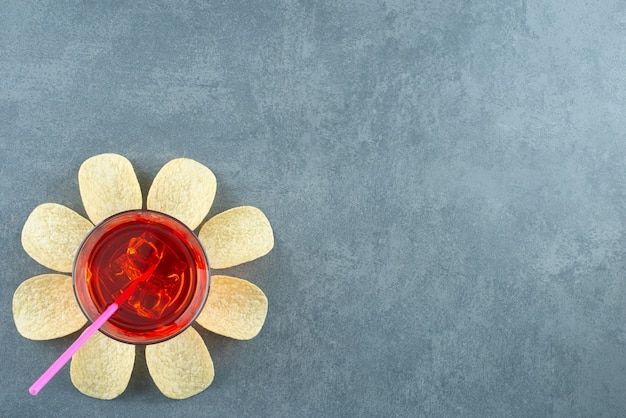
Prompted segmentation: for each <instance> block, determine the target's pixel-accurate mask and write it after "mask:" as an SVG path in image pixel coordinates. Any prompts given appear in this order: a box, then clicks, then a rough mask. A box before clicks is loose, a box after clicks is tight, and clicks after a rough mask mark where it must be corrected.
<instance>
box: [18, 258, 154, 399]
mask: <svg viewBox="0 0 626 418" xmlns="http://www.w3.org/2000/svg"><path fill="white" fill-rule="evenodd" d="M156 267H157V264H154V265H152V266H151V267H150V268H149V269H148V270H147V271H146V272H145V273H143V274H142V275H141V276H139V277H137V278H136V279H134V280H133V281H132V282H130V284H129V285H128V287H127V288H126V289H124V291H123V292H122V294H121V295H119V296H118V298H117V299H115V302H113V303H112V304H111V305H109V307H108V308H106V310H105V311H104V312H102V313H101V314H100V316H99V317H98V318H97V319H96V320H95V321H94V322H93V324H91V325H90V326H89V327H88V328H87V329H86V330H85V331H83V333H82V334H80V337H78V338H77V339H76V341H74V343H73V344H72V345H70V346H69V347H68V348H67V350H65V352H64V353H63V354H61V355H60V356H59V358H58V359H56V361H55V362H54V363H52V365H51V366H50V367H48V370H46V371H45V372H44V373H43V374H42V375H41V377H40V378H39V379H37V381H36V382H35V383H33V385H32V386H31V387H30V388H29V389H28V392H30V394H31V395H33V396H35V395H36V394H38V393H39V391H40V390H41V389H43V387H44V386H46V384H47V383H48V382H49V381H50V379H52V378H53V377H54V375H56V374H57V373H58V371H59V370H61V368H62V367H63V366H65V363H67V362H68V361H69V360H70V359H71V358H72V356H73V355H74V354H76V352H77V351H78V350H79V349H80V348H81V347H82V346H83V344H85V343H86V342H87V340H88V339H89V338H90V337H91V336H92V335H93V334H95V333H96V331H98V330H99V329H100V327H102V325H104V323H105V322H106V321H108V319H109V318H110V317H111V316H112V315H113V314H114V313H115V312H116V311H117V310H118V308H119V307H120V306H121V305H122V304H123V303H124V302H126V299H128V298H129V297H130V295H131V293H133V291H134V290H135V288H136V287H137V285H138V284H139V283H141V282H143V281H144V280H146V279H148V278H149V277H150V276H151V275H152V273H153V272H154V270H155V269H156Z"/></svg>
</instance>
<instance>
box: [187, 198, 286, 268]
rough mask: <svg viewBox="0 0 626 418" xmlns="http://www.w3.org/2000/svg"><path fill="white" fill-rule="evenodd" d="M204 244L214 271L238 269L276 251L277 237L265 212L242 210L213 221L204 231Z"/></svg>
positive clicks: (221, 215)
mask: <svg viewBox="0 0 626 418" xmlns="http://www.w3.org/2000/svg"><path fill="white" fill-rule="evenodd" d="M198 236H199V238H200V242H202V245H203V246H204V249H205V251H206V253H207V256H208V257H209V263H210V264H211V268H215V269H222V268H227V267H232V266H236V265H239V264H242V263H245V262H248V261H252V260H255V259H257V258H259V257H262V256H264V255H265V254H267V253H268V252H270V250H271V249H272V247H274V234H273V232H272V227H271V225H270V222H269V221H268V220H267V218H266V217H265V215H264V214H263V212H261V211H260V210H259V209H257V208H255V207H252V206H241V207H238V208H233V209H230V210H227V211H226V212H222V213H220V214H218V215H216V216H214V217H213V218H211V219H209V220H208V221H207V222H206V223H205V224H204V225H203V226H202V228H201V229H200V234H199V235H198Z"/></svg>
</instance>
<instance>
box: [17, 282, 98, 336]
mask: <svg viewBox="0 0 626 418" xmlns="http://www.w3.org/2000/svg"><path fill="white" fill-rule="evenodd" d="M13 319H14V320H15V326H16V327H17V331H18V332H19V333H20V334H21V335H22V336H24V337H26V338H30V339H31V340H51V339H53V338H60V337H64V336H66V335H69V334H71V333H72V332H74V331H78V330H79V329H80V328H81V327H82V326H83V325H85V323H87V318H85V315H83V312H82V311H81V310H80V308H79V307H78V304H77V303H76V297H75V296H74V289H73V288H72V278H71V277H70V276H65V275H63V274H42V275H41V276H35V277H31V278H30V279H28V280H26V281H24V282H23V283H22V284H21V285H19V287H18V288H17V290H16V291H15V293H14V294H13Z"/></svg>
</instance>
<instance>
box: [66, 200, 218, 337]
mask: <svg viewBox="0 0 626 418" xmlns="http://www.w3.org/2000/svg"><path fill="white" fill-rule="evenodd" d="M73 276H74V290H75V292H76V297H77V298H78V302H79V305H80V306H81V308H82V310H83V312H84V313H85V314H86V316H87V317H88V318H89V319H90V320H91V321H94V320H95V319H96V318H97V317H98V316H99V315H100V314H101V313H102V312H104V310H105V309H106V308H107V307H108V306H109V305H111V304H112V303H113V302H115V300H116V299H117V298H118V297H120V295H121V294H122V293H123V292H124V290H125V289H127V288H128V287H129V286H130V284H131V283H134V281H137V283H136V284H135V285H136V288H135V289H134V290H133V291H132V293H131V294H130V296H129V297H128V299H127V300H126V301H124V302H123V303H121V305H120V307H119V309H118V311H117V312H116V313H115V314H114V315H113V316H112V317H111V318H110V319H109V320H108V321H107V322H106V323H105V324H104V325H103V326H102V328H101V329H100V330H101V331H102V332H103V333H105V334H106V335H108V336H110V337H112V338H115V339H117V340H119V341H122V342H127V343H132V344H152V343H156V342H160V341H164V340H167V339H168V338H171V337H173V336H175V335H177V334H178V333H180V332H182V331H183V330H184V329H185V328H187V327H188V326H189V325H190V324H191V322H193V320H194V319H195V318H196V317H197V316H198V314H199V313H200V310H201V309H202V307H203V305H204V302H205V301H206V298H207V295H208V291H209V265H208V261H207V258H206V255H205V253H204V250H203V248H202V245H201V244H200V242H199V241H198V238H197V237H196V236H195V235H194V234H193V232H192V231H190V230H189V229H188V228H187V227H186V226H185V225H184V224H182V223H181V222H180V221H178V220H176V219H174V218H172V217H170V216H168V215H165V214H162V213H159V212H154V211H147V210H135V211H128V212H122V213H119V214H117V215H114V216H112V217H110V218H108V219H106V220H105V221H103V222H102V223H101V224H99V225H98V226H96V228H94V229H93V230H92V231H91V232H90V233H89V235H88V236H87V238H85V241H84V242H83V244H82V245H81V247H80V249H79V251H78V255H77V256H76V260H75V263H74V274H73Z"/></svg>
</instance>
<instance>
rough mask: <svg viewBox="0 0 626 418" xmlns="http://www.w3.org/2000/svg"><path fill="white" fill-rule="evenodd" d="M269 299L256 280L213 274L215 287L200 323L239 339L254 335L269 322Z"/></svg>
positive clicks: (246, 338)
mask: <svg viewBox="0 0 626 418" xmlns="http://www.w3.org/2000/svg"><path fill="white" fill-rule="evenodd" d="M266 315H267V298H266V297H265V295H264V294H263V292H262V291H261V289H259V288H258V287H256V286H255V285H253V284H252V283H250V282H248V281H246V280H242V279H238V278H236V277H230V276H211V289H210V290H209V297H208V299H207V301H206V304H205V305H204V309H203V310H202V312H200V315H199V316H198V318H197V322H198V324H200V325H202V326H203V327H204V328H206V329H208V330H209V331H212V332H215V333H216V334H220V335H224V336H226V337H230V338H235V339H237V340H249V339H251V338H254V337H255V336H256V335H257V334H258V333H259V331H261V328H262V327H263V323H264V322H265V317H266Z"/></svg>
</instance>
